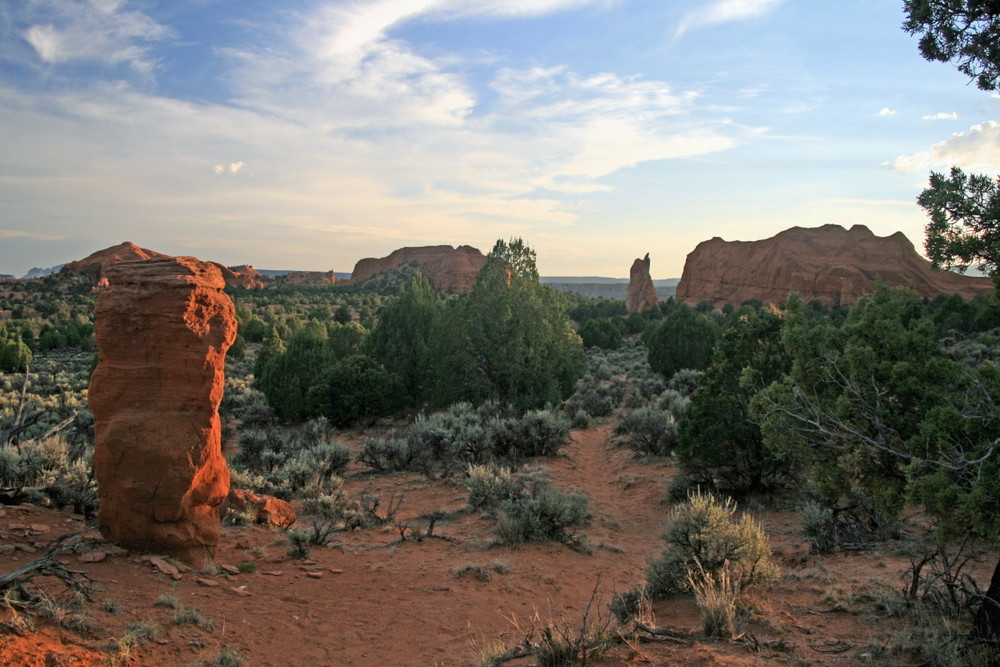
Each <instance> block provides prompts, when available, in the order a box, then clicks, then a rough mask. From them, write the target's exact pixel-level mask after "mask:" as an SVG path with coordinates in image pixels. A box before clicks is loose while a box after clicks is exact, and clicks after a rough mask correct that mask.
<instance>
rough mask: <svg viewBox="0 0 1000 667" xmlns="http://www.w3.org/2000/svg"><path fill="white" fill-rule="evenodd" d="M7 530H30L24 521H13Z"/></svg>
mask: <svg viewBox="0 0 1000 667" xmlns="http://www.w3.org/2000/svg"><path fill="white" fill-rule="evenodd" d="M7 530H13V531H14V532H21V531H24V530H28V526H27V525H26V524H23V523H12V524H8V526H7Z"/></svg>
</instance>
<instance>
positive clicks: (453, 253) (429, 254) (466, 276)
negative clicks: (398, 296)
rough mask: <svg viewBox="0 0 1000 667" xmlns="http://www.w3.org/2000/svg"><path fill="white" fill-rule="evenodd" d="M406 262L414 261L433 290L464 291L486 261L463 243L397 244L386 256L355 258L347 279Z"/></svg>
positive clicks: (354, 279)
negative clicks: (402, 246)
mask: <svg viewBox="0 0 1000 667" xmlns="http://www.w3.org/2000/svg"><path fill="white" fill-rule="evenodd" d="M407 263H413V264H415V265H416V266H417V268H418V269H420V271H421V272H422V273H423V274H424V275H425V276H427V280H428V281H429V282H430V284H431V285H432V286H433V287H434V289H436V290H441V291H443V292H467V291H469V290H471V289H472V286H473V285H475V284H476V276H478V275H479V270H480V269H482V268H483V266H484V265H485V264H486V255H484V254H483V253H482V252H480V251H479V250H478V249H476V248H473V247H472V246H467V245H463V246H459V247H457V248H453V247H451V246H450V245H437V246H424V247H422V248H400V249H399V250H395V251H393V252H392V253H391V254H390V255H389V256H388V257H381V258H379V259H373V258H367V259H361V260H358V263H357V264H355V265H354V271H352V272H351V280H350V282H351V283H357V282H360V281H362V280H367V279H368V278H371V277H372V276H374V275H375V274H378V273H382V272H383V271H390V270H392V269H395V268H398V267H400V266H402V265H404V264H407Z"/></svg>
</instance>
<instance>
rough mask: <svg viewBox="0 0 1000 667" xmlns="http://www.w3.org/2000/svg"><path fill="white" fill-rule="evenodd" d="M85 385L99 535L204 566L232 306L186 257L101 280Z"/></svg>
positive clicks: (221, 495) (212, 538)
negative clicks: (104, 283) (92, 362)
mask: <svg viewBox="0 0 1000 667" xmlns="http://www.w3.org/2000/svg"><path fill="white" fill-rule="evenodd" d="M106 277H107V279H108V283H109V284H108V287H106V288H105V289H104V290H103V291H102V292H101V294H100V296H99V297H98V300H97V309H96V329H95V332H94V340H95V342H96V343H97V347H98V351H99V358H98V363H97V368H96V370H95V371H94V374H93V377H92V378H91V381H90V390H89V401H90V408H91V411H92V412H93V413H94V427H95V447H94V471H95V473H96V475H97V481H98V484H99V496H100V510H99V512H98V515H97V520H98V525H99V527H100V530H101V533H102V534H103V535H104V536H105V538H107V539H108V540H110V541H112V542H115V543H117V544H120V545H122V546H125V547H130V548H136V549H145V550H151V551H156V552H159V553H165V554H167V555H172V556H175V557H178V558H181V559H183V560H186V561H188V562H191V563H197V564H200V563H201V562H202V561H203V560H204V559H205V558H206V557H211V556H212V555H214V549H215V545H216V543H217V542H218V539H219V534H220V526H219V512H218V506H219V504H220V503H221V502H222V501H223V500H224V499H225V497H226V494H227V493H228V491H229V469H228V467H227V466H226V461H225V459H224V458H223V457H222V444H221V425H220V421H219V402H220V401H221V400H222V390H223V384H224V380H225V377H224V364H225V358H226V350H228V349H229V346H230V345H232V343H233V340H234V339H235V338H236V316H235V309H234V307H233V303H232V301H231V300H230V298H229V297H228V296H227V295H226V294H225V293H224V292H223V288H224V287H225V283H224V281H223V277H222V273H221V272H220V271H219V269H218V267H216V266H213V265H212V264H209V263H207V262H201V261H198V260H197V259H195V258H193V257H176V258H174V257H164V258H154V259H148V260H143V261H129V262H122V263H120V264H117V265H114V266H111V267H109V268H108V269H107V273H106Z"/></svg>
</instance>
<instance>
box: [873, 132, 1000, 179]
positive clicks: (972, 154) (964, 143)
mask: <svg viewBox="0 0 1000 667" xmlns="http://www.w3.org/2000/svg"><path fill="white" fill-rule="evenodd" d="M949 165H956V166H958V167H962V168H964V169H969V170H973V171H985V172H989V173H997V172H1000V124H998V123H996V122H995V121H992V120H988V121H986V122H985V123H980V124H979V125H973V126H972V127H971V128H969V131H968V133H965V132H957V133H955V134H953V135H951V138H949V139H947V140H945V141H942V142H940V143H937V144H934V145H933V146H931V147H930V149H929V150H926V151H920V152H918V153H914V154H912V155H900V156H899V157H897V158H896V159H895V160H890V161H888V162H884V163H883V164H882V166H883V167H888V168H890V169H893V170H895V171H899V172H904V173H905V172H911V171H917V170H926V169H934V168H941V167H946V166H949Z"/></svg>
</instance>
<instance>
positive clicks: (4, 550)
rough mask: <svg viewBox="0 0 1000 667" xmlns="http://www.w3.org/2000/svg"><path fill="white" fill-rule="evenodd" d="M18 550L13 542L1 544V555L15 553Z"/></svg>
mask: <svg viewBox="0 0 1000 667" xmlns="http://www.w3.org/2000/svg"><path fill="white" fill-rule="evenodd" d="M16 550H17V549H15V547H14V545H13V544H0V555H4V556H6V555H8V554H12V553H14V552H15V551H16Z"/></svg>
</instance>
